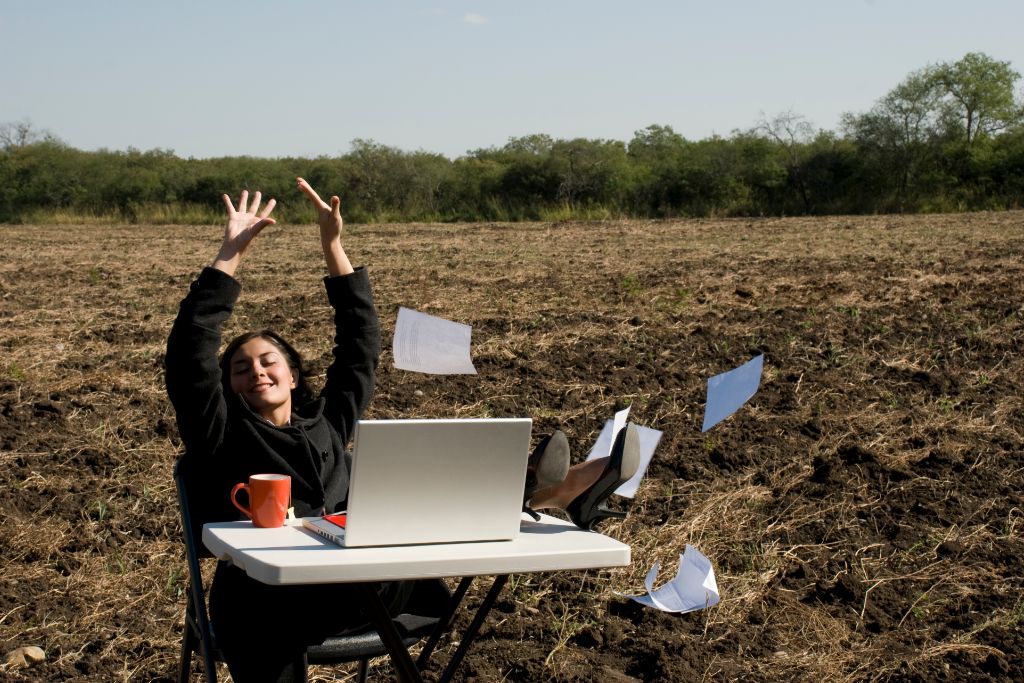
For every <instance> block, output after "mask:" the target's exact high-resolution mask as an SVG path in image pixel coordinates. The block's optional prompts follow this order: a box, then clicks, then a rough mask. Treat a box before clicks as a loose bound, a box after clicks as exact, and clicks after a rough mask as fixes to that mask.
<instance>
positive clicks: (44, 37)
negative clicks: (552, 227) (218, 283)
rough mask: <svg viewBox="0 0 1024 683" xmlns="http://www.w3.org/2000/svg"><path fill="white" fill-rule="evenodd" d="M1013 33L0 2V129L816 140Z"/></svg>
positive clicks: (554, 12)
mask: <svg viewBox="0 0 1024 683" xmlns="http://www.w3.org/2000/svg"><path fill="white" fill-rule="evenodd" d="M1021 26H1024V2H1021V1H1020V0H974V1H973V2H970V3H964V2H962V0H961V1H960V2H950V1H947V0H792V1H787V0H776V1H775V2H767V1H764V2H754V1H753V0H750V1H740V0H733V1H729V0H721V1H719V2H710V1H705V2H691V1H689V0H678V1H676V2H671V1H667V0H666V1H661V0H659V1H651V2H644V1H643V0H632V1H628V2H627V1H622V2H605V1H601V0H591V1H589V2H585V1H582V0H547V1H534V0H517V1H515V2H497V1H491V2H487V1H471V2H447V1H434V2H431V1H429V0H428V1H424V2H413V1H411V0H410V1H406V2H399V1H397V0H395V1H387V0H381V1H378V2H372V1H371V0H365V1H363V2H356V1H355V0H336V1H334V2H328V1H326V0H307V1H302V0H298V1H293V2H261V1H259V0H249V1H248V2H236V1H234V0H206V1H204V2H200V1H197V0H195V1H193V0H183V1H179V2H156V1H155V0H154V1H147V0H131V1H125V0H94V1H85V0H78V1H75V2H71V1H63V0H62V1H56V0H36V1H31V2H30V1H28V0H23V1H15V0H0V63H2V64H3V68H2V69H0V123H9V122H15V121H23V120H29V121H30V122H31V123H32V124H33V125H34V126H35V127H36V128H39V129H46V130H49V131H51V132H52V133H54V134H56V135H57V136H58V137H60V138H61V139H63V140H64V141H65V142H67V143H68V144H71V145H73V146H75V147H78V148H81V149H98V148H108V149H119V150H123V149H127V148H128V147H135V148H138V149H143V150H147V149H153V148H161V149H170V150H173V151H174V152H175V153H177V154H178V155H180V156H183V157H188V156H195V157H210V156H222V155H243V154H244V155H252V156H264V157H277V156H304V157H312V156H317V155H321V154H323V155H336V154H340V153H344V152H346V151H347V150H348V149H349V144H350V142H351V140H353V139H355V138H366V139H372V140H375V141H377V142H380V143H383V144H387V145H392V146H394V147H398V148H400V149H404V150H409V151H411V150H419V149H422V150H427V151H431V152H439V153H442V154H445V155H446V156H448V157H452V158H454V157H457V156H460V155H462V154H465V153H466V152H467V151H470V150H473V149H478V148H483V147H492V146H501V145H503V144H504V143H505V142H506V141H507V140H508V139H509V138H510V137H516V136H521V135H528V134H532V133H546V134H548V135H551V136H552V137H555V138H564V139H568V138H574V137H586V138H601V139H614V140H623V141H628V140H629V139H630V138H632V136H633V134H634V132H636V131H637V130H639V129H642V128H645V127H646V126H648V125H651V124H659V125H668V126H671V127H672V128H674V129H675V130H676V131H677V132H679V133H680V134H682V135H684V136H685V137H687V138H689V139H694V140H695V139H702V138H706V137H709V136H711V135H714V134H718V135H722V136H728V135H729V134H730V133H731V132H732V131H733V130H736V129H746V128H750V127H753V126H754V125H755V124H756V123H757V121H758V119H759V118H761V116H762V115H765V116H768V117H771V116H772V115H775V114H778V113H780V112H783V111H789V110H791V111H794V112H796V113H798V114H801V115H803V116H804V117H806V118H807V119H808V120H810V121H811V123H813V124H814V125H815V126H817V127H819V128H826V129H832V130H836V129H838V127H839V120H840V116H841V115H842V113H843V112H862V111H866V110H867V109H869V108H870V107H871V106H872V104H873V103H874V102H875V101H876V100H877V99H878V98H879V97H881V96H883V95H884V94H885V93H886V92H887V91H888V90H889V89H890V88H892V87H893V86H894V85H896V84H897V83H899V82H900V81H901V80H903V78H904V77H905V76H906V75H907V74H908V73H910V72H911V71H914V70H916V69H919V68H922V67H924V66H926V65H928V64H932V63H936V62H946V61H955V60H957V59H959V58H960V57H962V56H963V55H964V54H966V53H967V52H971V51H980V52H984V53H986V54H988V55H989V56H990V57H993V58H995V59H999V60H1002V61H1009V62H1010V63H1011V65H1012V66H1013V67H1014V68H1015V69H1016V70H1018V71H1022V70H1024V40H1021V38H1020V31H1021V28H1020V27H1021Z"/></svg>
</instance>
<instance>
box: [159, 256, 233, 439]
mask: <svg viewBox="0 0 1024 683" xmlns="http://www.w3.org/2000/svg"><path fill="white" fill-rule="evenodd" d="M241 289H242V288H241V285H239V284H238V281H237V280H235V279H234V278H233V277H231V276H229V275H227V274H225V273H223V272H221V271H219V270H217V269H215V268H204V269H203V271H202V273H200V274H199V277H198V278H197V279H196V280H195V282H193V283H192V285H191V287H190V288H189V292H188V295H186V297H185V298H184V299H183V300H182V302H181V306H180V308H179V310H178V317H177V318H176V319H175V321H174V325H173V326H172V327H171V334H170V336H169V337H168V339H167V355H166V358H165V361H164V364H165V381H166V384H167V395H168V397H170V399H171V404H172V405H173V406H174V412H175V414H176V415H177V418H178V431H179V432H180V434H181V439H182V441H183V442H184V444H185V450H186V452H192V451H206V452H209V451H212V450H213V449H214V448H215V447H216V446H217V445H219V444H220V443H221V441H222V440H223V436H224V425H225V422H226V417H227V407H226V405H225V402H224V390H223V388H222V386H221V372H220V366H219V365H218V363H217V352H218V351H219V350H220V342H221V333H220V328H221V325H223V323H224V321H226V320H227V319H228V318H229V317H230V316H231V312H232V310H233V309H234V305H235V301H237V299H238V295H239V293H240V292H241Z"/></svg>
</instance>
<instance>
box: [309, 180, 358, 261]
mask: <svg viewBox="0 0 1024 683" xmlns="http://www.w3.org/2000/svg"><path fill="white" fill-rule="evenodd" d="M296 182H297V183H298V185H299V190H301V191H302V193H303V194H304V195H306V196H307V197H309V200H310V201H311V202H313V206H314V207H316V211H317V222H318V223H319V224H320V246H322V247H323V249H324V260H325V261H326V262H327V272H328V273H329V274H330V275H331V276H332V277H334V276H338V275H349V274H351V273H352V272H353V270H354V269H353V268H352V264H351V263H350V262H349V260H348V255H347V254H345V249H344V248H343V247H342V246H341V233H342V225H343V223H342V220H341V200H340V199H338V196H337V195H333V196H332V197H331V203H330V204H328V203H327V202H325V201H324V200H322V199H320V195H318V194H317V193H316V190H314V189H313V188H312V187H311V186H310V184H309V183H308V182H306V181H305V179H303V178H296Z"/></svg>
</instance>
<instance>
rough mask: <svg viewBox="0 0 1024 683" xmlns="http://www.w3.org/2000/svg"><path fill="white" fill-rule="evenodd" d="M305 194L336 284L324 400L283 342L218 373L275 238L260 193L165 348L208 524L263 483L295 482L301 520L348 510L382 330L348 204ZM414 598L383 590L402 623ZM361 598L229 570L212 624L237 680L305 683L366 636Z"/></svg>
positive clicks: (223, 570) (213, 595)
mask: <svg viewBox="0 0 1024 683" xmlns="http://www.w3.org/2000/svg"><path fill="white" fill-rule="evenodd" d="M298 188H299V190H301V191H302V192H303V193H304V194H305V195H306V196H307V197H309V199H310V201H312V203H313V205H314V206H315V207H316V209H317V212H318V216H319V224H320V243H321V246H322V247H323V253H324V260H325V262H326V265H327V272H328V276H327V277H326V278H324V283H325V287H326V290H327V299H328V301H329V302H330V303H331V306H332V307H333V309H334V325H335V346H334V350H333V355H334V361H333V362H332V364H331V366H330V368H329V369H328V371H327V378H326V382H325V386H324V389H323V391H322V392H321V394H320V397H319V398H316V399H314V398H313V395H312V393H311V392H310V390H309V387H308V386H307V384H306V381H305V378H304V376H303V373H302V364H301V359H300V358H299V355H298V353H296V351H295V349H294V348H292V347H291V345H289V344H288V343H287V342H286V341H284V340H283V339H282V338H281V337H279V336H278V335H276V334H274V333H273V332H269V331H262V332H251V333H248V334H245V335H242V336H240V337H238V338H236V339H235V340H234V341H232V342H231V343H229V344H228V346H227V348H226V349H225V352H224V354H223V356H222V357H221V359H220V360H218V357H217V353H218V350H219V348H220V343H221V334H220V330H221V326H222V325H223V324H224V322H225V321H226V320H227V319H228V318H229V317H230V315H231V312H232V309H233V307H234V304H235V301H236V300H237V298H238V295H239V293H240V290H241V286H240V285H239V283H238V282H237V281H236V280H235V279H234V275H235V272H236V270H237V268H238V266H239V264H240V262H241V260H242V257H243V255H244V254H245V252H246V250H247V249H248V247H249V245H250V244H251V243H252V241H253V239H255V238H256V236H257V235H259V233H260V231H262V230H263V229H264V228H265V227H267V226H268V225H273V224H274V222H275V221H274V219H273V218H271V217H270V214H271V212H272V211H273V209H274V206H275V204H276V201H275V200H273V199H271V200H270V201H269V202H267V204H266V206H265V207H263V208H262V209H261V208H260V205H261V199H262V197H261V194H260V193H259V192H256V193H255V194H254V195H253V197H252V200H251V202H250V199H249V193H248V192H242V194H241V197H240V198H239V202H238V207H237V209H236V208H235V206H234V205H233V204H232V202H231V199H230V198H229V197H228V196H227V195H225V196H224V204H225V206H226V207H227V211H228V224H227V228H226V229H225V231H224V238H223V241H222V243H221V246H220V249H219V251H218V253H217V256H216V257H215V259H214V261H213V263H212V265H210V266H209V267H207V268H204V269H203V271H202V273H201V274H200V275H199V277H198V278H197V279H196V281H195V282H194V283H192V286H191V288H190V290H189V293H188V295H187V296H186V297H185V299H184V300H183V301H182V302H181V307H180V310H179V313H178V317H177V319H176V320H175V322H174V326H173V327H172V330H171V334H170V336H169V338H168V342H167V357H166V371H167V374H166V383H167V393H168V396H169V397H170V399H171V403H172V404H173V406H174V410H175V413H176V415H177V419H178V426H179V431H180V433H181V438H182V441H183V443H184V446H185V455H184V456H183V462H182V469H183V471H184V472H185V473H186V477H187V480H188V481H189V486H190V490H191V492H192V493H191V496H190V497H191V498H192V499H193V500H196V501H197V506H196V507H198V508H199V509H198V510H197V515H196V516H197V518H198V521H199V522H200V523H201V522H205V521H214V520H226V519H235V518H236V517H237V512H236V511H234V510H233V508H232V506H231V504H230V500H229V496H228V493H229V492H230V490H231V487H232V486H233V485H234V484H235V483H237V482H244V481H247V480H248V477H249V475H250V474H253V473H256V472H276V473H280V474H287V475H289V476H290V477H291V481H292V502H293V505H294V508H295V514H296V515H298V516H311V515H318V514H322V513H324V512H334V511H338V510H341V509H344V506H345V501H346V497H347V493H348V471H349V462H348V456H347V454H346V451H345V444H346V443H347V442H348V440H349V437H350V436H351V434H352V430H353V429H354V426H355V423H356V421H357V420H358V419H359V417H360V416H361V415H362V413H363V411H364V410H365V409H366V407H367V405H368V404H369V402H370V398H371V396H372V394H373V387H374V378H375V372H376V368H377V365H378V359H379V355H380V329H379V326H378V321H377V315H376V311H375V309H374V305H373V297H372V294H371V291H370V283H369V277H368V273H367V271H366V270H365V269H364V268H353V266H352V264H351V262H350V261H349V259H348V256H347V254H346V253H345V249H344V247H343V246H342V239H341V237H342V219H341V215H340V210H339V205H340V202H339V199H338V197H331V203H330V204H327V203H326V202H324V201H323V200H322V199H321V198H320V197H319V196H318V195H317V193H316V192H315V191H314V190H313V188H312V187H310V185H309V183H307V182H306V181H305V180H303V179H302V178H298ZM410 586H411V584H406V583H388V584H381V586H380V591H379V592H380V593H381V597H382V599H383V600H384V602H385V604H386V605H388V606H389V608H390V609H391V611H392V613H397V611H399V610H400V608H401V607H402V605H403V604H404V602H405V600H406V599H407V597H408V593H409V590H410ZM350 591H351V588H350V587H348V586H345V585H343V584H335V585H330V586H301V587H274V586H268V585H266V584H262V583H259V582H257V581H254V580H252V579H249V578H248V577H247V576H246V575H245V573H244V572H242V571H240V570H238V569H237V568H235V567H233V566H230V565H228V564H226V563H223V562H222V563H220V564H218V566H217V572H216V575H215V576H214V580H213V585H212V587H211V591H210V614H211V621H212V622H213V625H214V629H215V631H216V633H217V640H218V644H219V645H220V647H221V650H222V651H223V653H224V657H225V660H226V661H227V664H228V668H229V669H230V671H231V674H232V677H233V678H234V680H235V681H239V682H241V683H244V682H245V681H278V680H281V681H285V680H305V666H304V665H302V653H303V652H304V651H305V649H306V647H307V646H308V645H309V644H312V643H317V642H321V641H322V640H323V639H324V638H325V637H327V636H329V635H332V634H337V633H342V632H344V631H347V630H353V629H359V628H363V627H364V626H365V625H366V622H367V619H365V618H364V617H363V615H362V614H361V613H360V611H359V609H358V608H357V607H356V602H355V600H354V599H353V598H352V597H351V592H350ZM267 624H272V625H275V626H274V627H273V628H267V627H266V625H267ZM254 625H259V627H257V628H254ZM261 641H262V642H261Z"/></svg>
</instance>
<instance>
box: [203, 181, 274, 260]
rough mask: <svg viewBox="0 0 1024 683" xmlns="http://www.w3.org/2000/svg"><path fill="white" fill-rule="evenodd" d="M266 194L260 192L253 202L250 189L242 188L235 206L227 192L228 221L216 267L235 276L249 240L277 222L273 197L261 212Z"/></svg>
mask: <svg viewBox="0 0 1024 683" xmlns="http://www.w3.org/2000/svg"><path fill="white" fill-rule="evenodd" d="M262 199H263V194H262V193H261V192H259V191H257V192H256V194H254V195H253V197H252V204H251V205H250V203H249V191H248V190H242V194H241V196H240V197H239V198H238V209H235V206H234V204H232V202H231V197H229V196H228V195H224V206H226V207H227V210H228V224H227V227H226V228H225V229H224V241H223V242H222V243H221V247H220V252H219V253H218V254H217V258H216V260H215V261H214V262H213V267H214V268H217V269H219V270H222V271H224V272H225V273H227V274H228V275H234V274H235V269H236V268H237V267H238V263H239V261H241V259H242V253H243V252H245V250H246V248H247V247H248V246H249V243H250V242H252V241H253V239H255V237H256V235H258V234H260V231H261V230H263V228H265V227H267V226H268V225H273V224H274V223H276V222H277V221H275V220H274V219H273V218H271V217H270V212H271V211H273V210H274V207H275V206H276V205H277V200H276V199H271V200H270V201H269V202H267V205H266V206H265V207H264V208H263V210H262V211H260V203H261V202H262Z"/></svg>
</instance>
